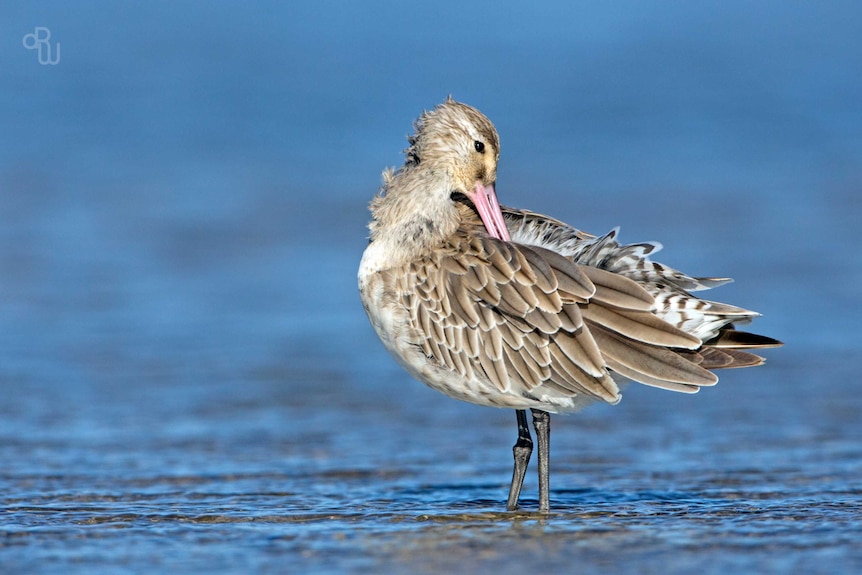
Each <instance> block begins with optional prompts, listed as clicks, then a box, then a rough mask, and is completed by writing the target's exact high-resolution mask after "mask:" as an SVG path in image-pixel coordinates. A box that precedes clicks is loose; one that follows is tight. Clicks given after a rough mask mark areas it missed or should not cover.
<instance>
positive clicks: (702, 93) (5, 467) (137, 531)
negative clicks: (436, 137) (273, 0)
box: [0, 2, 862, 574]
mask: <svg viewBox="0 0 862 575" xmlns="http://www.w3.org/2000/svg"><path fill="white" fill-rule="evenodd" d="M85 4H86V3H85ZM94 6H95V5H93V6H91V7H90V8H93V7H94ZM84 8H86V6H84V5H81V6H79V7H78V8H76V9H74V10H71V9H69V8H68V7H67V5H66V4H65V3H59V2H58V3H50V2H47V3H40V4H39V6H38V7H35V6H26V5H24V4H22V5H20V6H13V7H4V8H3V11H5V14H4V17H3V18H0V32H2V37H4V38H7V39H9V38H11V39H12V40H11V41H9V42H7V43H6V44H5V45H4V46H3V47H0V58H2V61H3V62H4V65H3V66H2V70H0V75H2V76H0V78H2V85H3V88H4V89H3V90H2V91H0V125H2V126H3V133H2V136H0V462H2V465H0V502H2V503H0V505H2V507H0V509H2V514H0V534H2V538H0V565H2V571H4V572H10V573H38V572H44V573H47V572H62V573H79V572H80V573H84V572H87V573H90V572H93V571H94V570H104V571H110V572H119V573H122V572H134V573H139V572H146V571H151V572H164V571H166V570H169V569H170V570H175V571H179V572H237V573H247V572H281V571H298V572H321V573H324V572H350V571H356V572H360V571H361V572H367V571H369V570H374V571H375V572H418V573H426V572H428V573H430V572H443V571H454V572H477V571H479V570H481V571H490V570H492V569H493V570H495V571H497V572H500V573H516V572H517V573H523V572H524V571H525V570H528V569H529V570H533V569H536V570H544V571H547V572H561V571H566V572H567V571H571V570H573V569H577V570H578V571H581V572H585V573H599V572H601V573H606V572H637V573H653V572H656V573H659V572H660V573H663V574H667V573H691V572H692V571H698V572H701V573H705V574H710V573H728V572H734V573H736V572H739V573H746V572H755V573H780V572H813V573H818V572H823V573H827V572H828V573H835V572H846V573H850V572H855V571H859V570H860V569H862V545H860V544H859V541H860V540H862V483H860V479H859V478H860V477H862V442H860V439H859V438H860V437H862V418H860V417H859V414H860V413H862V394H860V393H859V392H860V381H859V376H858V370H857V369H856V368H855V366H856V365H858V363H859V361H860V360H862V348H860V347H859V344H858V342H859V341H860V338H859V336H860V329H859V327H858V326H859V325H860V319H862V318H860V312H859V306H858V286H859V285H860V280H862V277H860V270H862V259H860V256H859V253H858V250H855V249H853V246H858V245H859V244H860V242H862V230H860V228H859V226H858V219H859V216H860V214H862V211H860V209H862V205H860V200H859V198H860V197H862V196H860V191H862V170H860V168H859V166H862V145H860V144H862V104H860V102H862V79H860V76H859V75H858V70H859V69H862V48H860V44H859V40H858V37H859V35H858V34H857V31H856V30H854V29H853V28H854V22H858V21H859V18H858V17H859V14H858V8H856V6H855V4H852V3H848V4H847V5H846V6H845V7H843V8H842V7H841V6H840V4H838V3H832V4H830V6H829V7H805V8H802V7H796V8H793V9H789V8H787V9H785V8H783V4H781V3H769V2H766V3H762V4H758V8H757V9H755V8H752V7H751V6H750V5H748V4H745V6H744V9H743V7H742V5H741V4H740V5H737V6H734V5H733V4H727V5H726V6H725V7H723V8H695V7H681V6H680V7H674V8H672V9H670V8H668V10H665V11H661V12H658V11H656V12H653V11H651V10H649V9H647V8H643V7H642V6H641V4H640V3H631V5H630V6H628V7H626V9H625V10H623V9H622V8H619V7H616V8H613V7H607V8H592V9H590V10H587V9H586V8H577V7H572V6H569V5H566V6H558V7H557V8H556V10H557V11H556V12H552V11H549V12H546V13H543V12H523V13H514V12H511V11H509V12H506V11H500V12H495V13H494V14H493V15H490V16H489V17H490V18H491V29H492V30H493V33H490V32H489V33H488V34H487V35H484V34H481V35H478V36H477V35H476V29H475V27H474V25H473V24H474V23H475V22H477V21H479V17H480V16H481V15H482V14H484V12H482V11H480V10H478V9H473V8H470V9H467V10H468V13H467V14H465V15H466V16H471V17H470V18H466V19H465V21H461V20H456V21H454V22H448V21H447V19H446V18H443V17H442V16H440V15H439V14H438V13H436V12H423V14H424V15H425V16H424V18H423V19H421V20H420V19H419V18H418V15H419V13H418V12H416V11H415V10H417V8H409V7H404V6H402V5H401V4H395V3H393V4H392V6H388V7H387V8H386V9H385V10H382V11H381V12H378V13H368V12H365V11H364V10H366V9H365V8H362V9H360V8H345V7H338V8H336V7H335V6H333V5H328V4H326V3H314V4H311V3H309V4H307V5H306V4H296V3H294V4H291V5H290V6H282V5H281V4H273V5H271V6H270V5H266V4H262V5H260V6H259V7H255V8H250V7H240V6H239V5H237V7H236V8H230V7H227V5H219V6H214V7H212V8H211V10H210V11H208V12H206V13H204V12H202V11H200V10H196V9H192V8H182V7H176V6H174V5H167V4H166V5H164V6H160V5H158V4H147V5H146V6H135V7H126V8H124V9H123V10H120V9H118V8H105V7H100V9H99V11H98V15H94V14H96V12H95V11H93V10H89V11H88V10H85V9H84ZM445 8H446V7H445V6H441V7H440V10H441V12H440V14H447V13H449V12H447V11H446V9H445ZM513 10H514V8H513ZM519 10H524V9H519ZM448 25H451V26H452V28H451V31H452V32H453V34H452V35H446V36H445V37H446V38H447V39H448V38H453V37H459V38H460V37H465V38H471V39H472V40H471V41H472V42H474V44H469V46H470V47H471V49H472V47H473V46H474V45H475V42H477V41H479V40H481V41H482V42H485V43H491V48H490V49H488V50H487V51H485V52H483V53H482V54H481V56H482V62H483V63H484V66H480V67H478V68H476V67H470V66H467V65H466V64H464V59H463V55H464V49H463V44H461V43H458V42H449V41H447V42H443V43H439V45H437V46H436V47H434V48H431V47H429V46H430V45H431V44H429V43H436V42H437V41H438V40H439V39H440V36H439V34H440V30H441V29H446V30H450V28H447V27H446V26H448ZM34 26H49V27H51V29H52V34H53V36H52V37H53V38H54V40H55V41H59V42H61V43H62V46H63V47H62V60H61V62H60V63H59V64H58V65H56V66H40V65H39V64H38V62H37V61H36V57H35V54H34V53H33V52H31V51H28V50H25V49H24V48H23V47H22V46H21V43H20V41H19V38H20V37H21V36H23V34H25V33H27V32H28V31H30V30H32V29H33V27H34ZM492 39H493V41H492ZM482 42H479V43H480V44H482ZM483 45H484V44H483ZM448 92H452V93H454V94H455V95H456V96H457V97H459V98H462V99H464V100H466V101H468V102H471V103H474V104H476V105H478V106H479V107H480V108H482V109H483V110H485V111H486V112H488V114H489V115H490V116H491V117H492V119H493V120H495V122H496V123H497V126H498V128H499V129H500V131H501V138H502V143H503V155H502V160H501V161H502V162H503V164H501V169H500V177H499V181H498V192H499V193H500V195H501V199H502V201H504V202H505V203H509V204H512V205H516V206H523V207H529V208H533V209H537V210H542V211H547V212H552V213H553V214H554V215H556V216H559V217H561V218H562V219H564V220H567V221H570V222H572V223H573V224H576V225H578V226H580V227H582V228H584V229H586V230H588V231H592V232H604V231H606V230H608V229H610V228H611V227H613V226H615V225H622V238H623V239H624V240H631V241H641V240H651V239H657V240H661V241H662V242H663V243H664V244H665V246H666V248H665V251H664V252H662V253H661V254H660V255H661V258H660V259H661V260H662V261H664V262H666V263H668V264H670V265H673V266H676V267H679V268H681V269H684V270H686V271H689V272H691V273H695V274H701V275H731V276H733V277H735V278H736V280H737V281H736V283H734V284H732V285H729V286H724V287H722V288H721V289H720V290H717V291H716V292H715V294H714V296H712V297H715V298H716V299H720V300H728V301H732V302H733V303H737V304H740V305H743V306H746V307H750V308H752V309H756V310H758V311H760V312H763V313H764V317H763V318H760V319H758V320H757V322H756V323H755V326H756V328H757V331H760V332H763V333H766V334H768V335H771V336H774V337H778V338H780V339H783V340H784V341H786V342H787V345H786V346H785V347H784V348H783V349H779V350H770V351H768V352H767V353H766V355H767V356H768V358H769V362H768V364H767V365H766V366H765V367H763V368H758V369H754V370H741V371H730V372H725V373H722V374H721V382H720V384H719V385H718V386H717V387H715V388H713V389H705V390H703V391H702V392H701V393H699V394H697V395H695V396H682V395H676V394H672V393H668V392H662V391H660V390H655V389H650V388H646V387H640V386H631V387H629V388H627V389H626V390H625V391H624V399H623V401H622V403H621V404H620V405H618V406H615V407H610V406H595V407H592V408H590V409H587V410H586V411H584V412H583V413H581V414H578V415H575V416H571V417H554V418H553V420H552V454H551V473H552V475H551V505H552V509H553V513H552V514H551V515H550V516H548V517H543V516H539V515H537V514H535V513H532V512H531V511H532V510H534V509H535V508H536V507H537V502H536V480H535V477H534V474H535V469H534V468H531V469H530V472H529V475H528V478H527V483H526V485H525V487H524V492H523V499H522V503H523V505H522V507H523V510H522V511H519V512H517V513H506V512H504V511H503V509H504V504H505V497H506V490H507V488H508V480H509V478H510V474H511V445H512V443H514V440H515V436H516V428H515V421H514V415H513V414H512V413H511V412H508V411H499V410H491V409H483V408H479V407H474V406H470V405H467V404H462V403H459V402H455V401H452V400H450V399H448V398H446V397H443V396H442V395H440V394H437V393H435V392H433V391H431V390H428V389H425V388H424V387H422V386H421V385H420V384H418V383H416V382H413V381H411V380H410V379H409V378H408V377H407V376H406V375H404V374H403V373H402V372H401V370H400V369H399V368H398V367H397V365H395V364H394V362H393V361H392V360H391V359H390V358H389V357H388V356H387V355H386V353H385V351H384V350H383V348H382V346H381V345H380V344H379V342H377V340H376V338H375V337H374V334H373V332H372V330H371V328H370V327H369V326H368V324H367V320H366V319H365V317H364V314H363V312H362V308H361V305H360V303H359V299H358V295H357V294H356V287H355V271H356V267H357V264H358V261H359V258H360V256H361V253H362V250H363V249H364V244H365V237H366V232H365V229H364V225H365V222H366V220H367V212H366V208H365V205H366V203H367V201H368V200H369V199H370V197H371V195H372V194H373V193H374V190H375V188H376V186H377V185H378V184H379V171H380V170H381V169H382V168H383V167H384V166H386V165H391V164H395V163H396V162H398V161H399V155H398V151H399V150H400V149H401V148H403V146H404V140H403V135H404V134H405V133H406V132H407V131H408V130H409V127H410V122H411V121H412V119H413V118H414V117H415V116H416V115H417V113H418V112H419V111H420V110H421V109H422V108H424V107H429V106H431V105H433V104H434V103H435V102H437V101H439V100H441V99H442V97H443V96H444V95H445V94H446V93H448Z"/></svg>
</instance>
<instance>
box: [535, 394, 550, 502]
mask: <svg viewBox="0 0 862 575" xmlns="http://www.w3.org/2000/svg"><path fill="white" fill-rule="evenodd" d="M532 411H533V427H535V428H536V442H537V443H538V444H539V513H548V512H549V511H550V510H551V495H550V492H549V490H550V487H549V474H550V471H549V469H548V458H549V455H550V449H551V443H550V440H551V414H550V413H548V412H547V411H542V410H540V409H534V410H532Z"/></svg>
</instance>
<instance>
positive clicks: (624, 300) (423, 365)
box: [359, 98, 781, 513]
mask: <svg viewBox="0 0 862 575" xmlns="http://www.w3.org/2000/svg"><path fill="white" fill-rule="evenodd" d="M409 144H410V145H409V147H408V148H407V150H406V159H405V162H404V165H403V166H402V167H401V168H399V169H398V170H397V171H393V170H391V169H390V170H387V171H385V172H384V174H383V186H382V188H381V189H380V192H379V194H378V195H377V196H376V197H375V198H374V200H373V201H372V202H371V214H372V221H371V223H370V224H369V228H370V231H371V241H370V243H369V244H368V247H367V248H366V250H365V253H364V255H363V256H362V262H361V264H360V267H359V292H360V294H361V297H362V303H363V305H364V306H365V311H366V312H367V314H368V317H369V319H370V320H371V324H372V325H373V326H374V329H375V330H376V331H377V335H378V336H379V337H380V339H381V341H382V342H383V344H384V345H385V346H386V349H388V350H389V352H390V353H391V354H392V355H393V356H394V357H395V359H396V360H397V361H398V362H399V363H400V364H401V365H402V366H403V367H404V369H406V370H407V372H409V373H410V374H411V375H412V376H413V377H415V378H416V379H418V380H419V381H421V382H423V383H425V384H427V385H429V386H430V387H432V388H434V389H436V390H439V391H442V392H443V393H445V394H446V395H448V396H450V397H454V398H456V399H461V400H464V401H468V402H471V403H476V404H479V405H486V406H493V407H503V408H510V409H515V410H516V411H515V413H516V416H517V422H518V440H517V442H516V444H515V446H514V448H513V451H514V457H515V467H514V473H513V475H512V483H511V487H510V489H509V498H508V505H507V507H508V509H510V510H513V509H516V508H517V506H518V498H519V495H520V491H521V486H522V484H523V481H524V474H525V473H526V469H527V464H528V462H529V460H530V456H531V454H532V451H533V442H532V438H531V436H530V430H529V427H528V425H527V416H526V411H525V410H526V409H530V410H532V414H533V425H534V427H535V430H536V439H537V443H538V448H539V511H541V512H545V513H546V512H548V510H549V507H550V504H549V490H548V475H549V474H548V450H549V443H548V441H549V433H550V415H549V413H565V412H573V411H577V410H579V409H581V408H582V407H584V406H586V405H588V404H590V403H592V402H594V401H605V402H608V403H612V404H613V403H617V402H618V401H620V398H621V395H620V388H619V385H620V384H621V383H623V382H625V381H629V380H633V381H637V382H640V383H644V384H646V385H651V386H655V387H660V388H664V389H668V390H672V391H680V392H684V393H694V392H696V391H698V390H699V389H700V388H701V387H703V386H709V385H714V384H715V383H716V382H717V381H718V378H717V377H716V376H715V374H714V373H712V371H710V370H713V369H717V368H726V367H751V366H756V365H760V364H762V363H763V358H761V357H760V356H757V355H754V354H753V353H751V352H750V351H744V350H748V349H751V348H765V347H774V346H778V345H781V343H780V342H779V341H776V340H774V339H771V338H768V337H765V336H760V335H755V334H752V333H747V332H743V331H738V330H737V329H735V327H734V324H738V323H742V322H747V321H750V320H751V319H752V318H753V317H755V316H757V315H758V314H757V313H755V312H752V311H748V310H745V309H742V308H739V307H736V306H733V305H728V304H724V303H717V302H713V301H709V300H705V299H700V298H699V297H697V296H695V295H692V292H698V291H700V290H705V289H708V288H711V287H715V286H717V285H720V284H722V283H725V282H728V281H730V280H729V279H726V278H696V277H690V276H688V275H686V274H684V273H682V272H679V271H677V270H674V269H671V268H669V267H667V266H664V265H662V264H659V263H658V262H654V261H652V260H651V259H650V255H651V254H653V253H654V252H656V251H657V250H658V248H659V245H658V244H656V243H641V244H632V245H622V244H620V243H619V242H618V241H617V230H613V231H611V232H610V233H607V234H605V235H603V236H593V235H590V234H586V233H584V232H581V231H579V230H577V229H575V228H573V227H571V226H569V225H567V224H564V223H563V222H561V221H559V220H556V219H553V218H550V217H547V216H543V215H540V214H537V213H533V212H529V211H526V210H518V209H512V208H507V207H501V206H500V205H499V204H498V203H497V197H496V192H495V189H494V186H495V183H496V174H497V161H498V158H499V154H500V142H499V138H498V136H497V131H496V129H495V128H494V125H493V124H492V123H491V121H490V120H488V118H486V117H485V116H484V115H482V113H480V112H479V111H478V110H476V109H475V108H472V107H470V106H467V105H465V104H462V103H460V102H456V101H454V100H453V99H451V98H449V99H447V100H446V101H445V102H444V103H442V104H440V105H439V106H437V107H436V108H435V109H433V110H431V111H429V112H425V113H423V114H422V115H421V117H420V118H419V119H418V120H417V121H416V124H415V134H414V135H413V136H411V137H410V138H409Z"/></svg>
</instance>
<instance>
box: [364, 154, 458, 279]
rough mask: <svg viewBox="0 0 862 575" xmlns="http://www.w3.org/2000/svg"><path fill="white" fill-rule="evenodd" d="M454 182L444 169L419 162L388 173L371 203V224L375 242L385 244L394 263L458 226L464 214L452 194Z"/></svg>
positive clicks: (427, 247) (426, 248)
mask: <svg viewBox="0 0 862 575" xmlns="http://www.w3.org/2000/svg"><path fill="white" fill-rule="evenodd" d="M451 186H452V184H451V180H450V178H449V176H448V175H447V174H446V173H445V172H441V171H435V170H430V169H427V168H426V169H420V168H419V167H418V166H417V167H413V168H408V169H403V168H402V169H401V170H399V171H398V172H396V173H395V174H391V175H388V176H387V177H386V181H385V183H384V186H383V188H382V190H381V194H380V195H378V196H377V197H376V198H374V200H373V201H372V203H371V215H372V218H373V219H372V221H371V223H370V224H369V228H370V230H371V241H372V243H375V242H380V243H382V244H385V251H386V253H387V255H388V257H387V259H388V260H390V261H391V262H392V264H393V267H394V265H398V264H400V263H406V262H409V261H412V260H413V259H416V258H418V257H421V256H422V255H423V254H424V253H427V252H429V251H431V250H433V249H434V248H436V247H438V246H439V245H440V244H442V243H443V242H445V241H446V239H447V238H448V237H449V236H451V235H452V234H453V233H455V231H456V230H457V229H458V226H459V224H460V222H461V216H460V214H459V211H458V208H457V207H456V206H455V203H454V202H452V201H451V199H450V198H449V195H450V190H451ZM381 247H382V246H381Z"/></svg>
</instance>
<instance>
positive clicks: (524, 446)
mask: <svg viewBox="0 0 862 575" xmlns="http://www.w3.org/2000/svg"><path fill="white" fill-rule="evenodd" d="M515 415H517V416H518V441H517V443H515V446H514V447H513V448H512V453H514V455H515V470H514V471H513V472H512V485H511V487H509V501H508V502H507V503H506V509H508V510H509V511H514V510H515V509H517V508H518V497H519V496H520V495H521V486H523V485H524V475H526V474H527V464H528V463H530V456H531V455H532V454H533V439H532V438H531V437H530V427H529V426H528V425H527V412H526V411H524V410H523V409H519V410H517V411H515Z"/></svg>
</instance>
